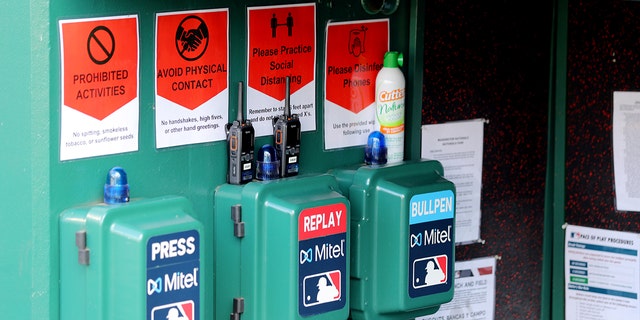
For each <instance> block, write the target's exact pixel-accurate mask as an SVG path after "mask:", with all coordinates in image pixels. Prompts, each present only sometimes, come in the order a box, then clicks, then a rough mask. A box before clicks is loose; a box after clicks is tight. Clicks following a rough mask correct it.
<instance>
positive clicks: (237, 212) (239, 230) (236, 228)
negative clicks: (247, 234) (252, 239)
mask: <svg viewBox="0 0 640 320" xmlns="http://www.w3.org/2000/svg"><path fill="white" fill-rule="evenodd" d="M231 220H233V235H234V236H236V237H237V238H243V237H244V222H242V206H241V205H239V204H236V205H235V206H232V207H231Z"/></svg>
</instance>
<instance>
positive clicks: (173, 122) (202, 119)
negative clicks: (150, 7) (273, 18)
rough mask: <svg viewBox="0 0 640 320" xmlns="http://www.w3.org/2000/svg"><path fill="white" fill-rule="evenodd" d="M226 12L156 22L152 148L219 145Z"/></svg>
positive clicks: (224, 118)
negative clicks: (153, 138) (154, 123)
mask: <svg viewBox="0 0 640 320" xmlns="http://www.w3.org/2000/svg"><path fill="white" fill-rule="evenodd" d="M228 16H229V15H228V10H227V9H222V10H203V11H188V12H170V13H162V14H158V15H157V23H156V28H157V30H156V146H157V147H158V148H164V147H171V146H179V145H186V144H193V143H201V142H210V141H217V140H224V139H225V138H226V133H225V130H224V126H225V124H226V123H227V122H228V102H229V90H228V88H229V73H228V62H229V50H228V48H229V41H228V38H229V37H228V30H229V28H228V26H229V22H228Z"/></svg>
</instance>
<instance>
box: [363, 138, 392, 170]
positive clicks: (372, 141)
mask: <svg viewBox="0 0 640 320" xmlns="http://www.w3.org/2000/svg"><path fill="white" fill-rule="evenodd" d="M364 162H365V163H366V164H372V165H377V164H385V163H387V143H386V142H385V140H384V134H382V132H380V131H373V132H371V133H370V134H369V138H368V139H367V146H366V147H365V148H364Z"/></svg>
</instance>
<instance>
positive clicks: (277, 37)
mask: <svg viewBox="0 0 640 320" xmlns="http://www.w3.org/2000/svg"><path fill="white" fill-rule="evenodd" d="M247 11H248V13H247V15H248V41H249V45H248V47H247V61H248V68H247V73H248V74H247V83H248V89H247V111H248V112H247V113H248V114H247V118H248V119H249V120H251V122H252V124H253V127H254V128H255V131H256V136H265V135H271V134H273V124H272V119H273V118H274V117H276V116H280V115H282V114H283V113H284V109H283V106H284V100H285V95H286V90H285V83H286V79H287V77H289V79H290V84H291V87H290V93H291V100H290V102H291V112H292V113H296V114H298V116H299V117H300V124H301V129H302V131H313V130H315V123H316V121H315V117H316V111H315V110H316V107H315V104H316V103H315V101H316V100H315V99H316V91H315V65H316V42H315V41H316V27H315V26H316V23H315V4H314V3H311V4H300V5H285V6H266V7H252V8H248V9H247Z"/></svg>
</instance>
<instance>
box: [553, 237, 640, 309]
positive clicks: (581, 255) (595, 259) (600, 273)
mask: <svg viewBox="0 0 640 320" xmlns="http://www.w3.org/2000/svg"><path fill="white" fill-rule="evenodd" d="M638 249H640V235H639V234H636V233H629V232H620V231H611V230H603V229H594V228H587V227H578V226H571V225H569V226H567V229H566V234H565V254H564V261H565V262H564V270H565V271H564V274H565V275H564V277H565V319H566V320H572V319H576V320H584V319H589V320H595V319H602V320H607V319H640V304H638V287H639V285H640V284H639V281H640V277H639V275H638V267H639V265H638V262H639V260H638Z"/></svg>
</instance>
